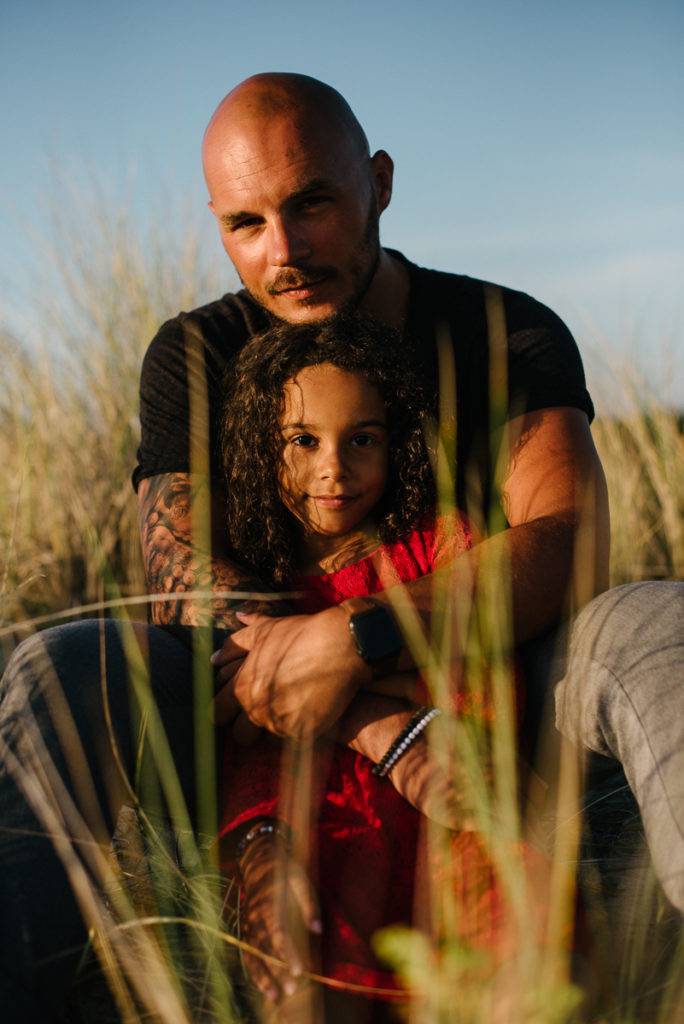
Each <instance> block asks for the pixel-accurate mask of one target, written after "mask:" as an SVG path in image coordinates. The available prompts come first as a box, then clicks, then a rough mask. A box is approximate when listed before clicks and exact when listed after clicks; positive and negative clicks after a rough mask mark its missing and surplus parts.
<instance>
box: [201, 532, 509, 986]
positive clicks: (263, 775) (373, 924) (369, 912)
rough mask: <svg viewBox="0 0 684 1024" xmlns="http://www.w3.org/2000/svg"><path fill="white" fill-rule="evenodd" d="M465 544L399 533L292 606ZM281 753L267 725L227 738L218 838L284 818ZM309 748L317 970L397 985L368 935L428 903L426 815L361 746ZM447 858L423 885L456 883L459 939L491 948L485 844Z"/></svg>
mask: <svg viewBox="0 0 684 1024" xmlns="http://www.w3.org/2000/svg"><path fill="white" fill-rule="evenodd" d="M469 546H470V535H469V533H468V532H467V530H465V529H458V530H456V531H455V534H454V532H453V531H452V535H451V536H450V537H447V536H446V535H445V533H444V532H442V531H439V532H438V531H436V530H435V527H434V526H429V525H428V526H424V527H423V528H421V529H415V530H414V531H413V532H412V533H411V535H410V536H409V537H407V538H406V539H404V540H401V541H398V542H396V543H393V544H388V545H385V546H383V547H381V548H380V549H379V550H378V551H377V552H375V553H374V554H373V555H371V556H369V557H367V558H364V559H362V560H361V561H359V562H356V563H354V564H352V565H349V566H346V567H345V568H343V569H341V570H339V571H337V572H334V573H330V574H328V575H325V576H310V577H303V578H300V579H298V580H296V581H294V586H295V587H296V588H297V589H301V590H303V591H305V596H304V597H303V598H302V599H301V601H300V602H299V607H298V609H297V610H298V611H301V612H316V611H320V610H322V609H323V608H328V607H330V606H332V605H334V604H338V603H339V602H341V601H343V600H345V598H348V597H359V596H365V595H371V594H374V593H377V592H378V591H380V590H382V589H384V588H385V587H387V586H389V585H391V584H392V583H396V582H399V581H401V582H404V583H408V582H410V581H412V580H416V579H418V578H420V577H421V576H424V575H426V574H428V573H430V572H431V571H432V570H433V569H434V568H435V567H436V566H437V565H438V563H439V562H441V561H442V560H443V559H444V558H448V557H451V556H452V555H453V554H456V553H458V552H460V551H463V550H464V549H465V548H466V547H469ZM283 751H284V745H283V744H282V742H281V741H280V740H279V739H278V738H276V737H274V736H272V735H270V734H267V733H263V734H262V736H261V737H259V739H258V740H257V741H256V742H255V743H254V744H253V745H252V746H250V747H246V748H245V747H242V748H241V747H237V746H236V745H235V744H229V745H228V749H227V751H226V755H225V760H224V773H223V794H222V822H221V830H220V835H221V836H222V837H224V836H227V835H228V834H229V833H230V831H231V830H232V829H234V828H236V827H237V826H239V825H243V824H245V823H246V822H248V821H250V820H252V819H254V818H257V817H261V816H264V815H267V816H271V815H273V816H281V817H282V816H283V814H282V809H281V810H280V811H279V806H278V805H279V791H280V789H281V787H282V788H283V791H285V789H286V779H285V778H284V774H285V773H286V772H287V770H288V768H287V758H283ZM312 756H313V764H312V767H311V779H312V780H315V781H316V782H318V784H319V793H318V795H317V796H316V795H314V796H313V797H312V799H313V800H317V801H318V814H317V817H314V820H315V821H316V827H315V828H314V829H313V830H312V831H313V833H314V834H313V837H312V838H313V843H315V846H316V849H315V850H314V851H313V858H312V875H313V880H314V883H315V884H316V886H317V891H318V893H319V899H320V904H321V911H322V921H323V938H322V950H321V954H322V971H323V973H324V974H326V975H328V976H330V977H334V978H336V979H338V980H340V981H347V982H354V983H357V984H364V985H368V986H374V987H393V986H396V980H395V979H394V976H393V975H392V974H391V973H390V972H389V971H387V970H384V969H383V968H382V967H381V966H380V964H379V963H378V961H377V959H376V958H375V956H374V955H373V952H372V950H371V946H370V940H371V937H372V935H373V934H374V932H376V931H377V930H378V929H379V928H382V927H384V926H386V925H391V924H397V923H400V924H404V925H410V924H411V923H412V922H413V921H414V902H415V901H416V900H417V901H418V903H419V902H420V900H421V898H422V899H425V900H427V896H426V895H425V896H424V897H421V895H420V893H419V892H418V891H417V889H416V876H417V864H418V863H419V861H421V860H423V865H422V871H423V872H424V871H426V870H427V865H426V863H425V862H424V858H425V856H426V854H425V849H424V844H423V843H421V825H422V823H423V822H424V821H425V819H424V818H423V816H422V815H421V814H419V812H418V811H416V810H415V809H414V808H413V807H412V806H411V805H410V804H409V803H407V801H406V800H404V798H403V797H402V796H400V795H399V793H398V792H397V791H396V790H395V788H394V786H393V785H392V783H391V782H390V781H389V780H387V779H377V778H376V777H375V776H373V775H372V774H371V768H372V763H371V762H370V761H369V760H367V758H365V757H364V756H363V755H362V754H358V753H355V752H354V751H352V750H350V749H349V748H347V747H343V746H341V745H338V744H333V743H330V742H329V741H319V742H317V743H316V745H315V747H314V750H313V755H312ZM290 770H291V771H296V769H295V768H290ZM451 855H452V864H451V866H450V869H447V866H446V865H441V866H440V865H436V864H435V863H434V862H433V863H431V864H430V865H429V873H430V877H431V882H432V883H434V881H435V873H436V872H439V871H440V870H443V871H445V872H446V873H447V874H448V875H449V876H453V878H455V879H456V882H455V885H456V888H457V893H456V895H457V899H458V903H459V906H460V909H461V911H462V913H461V918H460V930H461V932H462V935H463V938H464V939H466V940H467V941H469V942H471V943H472V944H474V945H476V946H485V947H492V946H493V945H496V943H497V942H498V941H499V938H500V933H501V930H502V929H501V924H502V910H503V905H502V900H501V898H500V892H499V889H498V887H497V885H496V884H495V882H494V875H493V872H492V867H491V863H490V861H489V859H488V858H487V856H486V854H485V852H484V848H483V845H482V843H481V841H480V839H479V838H478V836H477V835H476V834H474V833H472V832H463V833H453V838H452V840H451ZM419 873H421V872H419ZM423 877H424V878H425V877H426V876H425V875H424V876H423ZM452 884H454V883H453V880H452ZM417 905H418V904H417Z"/></svg>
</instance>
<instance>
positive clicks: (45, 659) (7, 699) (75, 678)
mask: <svg viewBox="0 0 684 1024" xmlns="http://www.w3.org/2000/svg"><path fill="white" fill-rule="evenodd" d="M113 626H114V623H113V622H98V621H95V620H85V621H82V622H71V623H67V624H64V625H61V626H54V627H53V628H52V629H46V630H41V631H40V632H38V633H34V634H33V635H32V636H30V637H28V638H27V639H26V640H23V641H22V642H21V643H20V644H19V645H18V647H17V648H16V649H15V650H14V652H13V653H12V656H11V657H10V659H9V662H8V664H7V668H6V669H5V672H4V675H3V677H2V682H1V684H0V707H1V708H2V712H3V716H4V715H5V714H6V713H8V712H11V710H16V709H17V708H18V707H19V706H20V705H21V704H24V703H27V702H31V701H32V700H33V698H34V697H35V696H36V695H37V694H40V693H42V692H44V690H45V688H46V687H49V685H50V682H51V681H52V680H55V681H56V680H59V682H60V685H61V686H62V687H67V688H71V687H74V688H77V689H78V688H79V687H81V686H82V685H83V682H84V679H85V678H86V677H89V678H90V677H91V676H92V672H93V668H94V667H96V666H97V665H98V664H99V661H100V650H101V639H102V636H104V638H105V641H106V643H107V644H108V643H109V634H110V633H111V631H112V627H113ZM102 630H104V633H102Z"/></svg>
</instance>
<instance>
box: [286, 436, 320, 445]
mask: <svg viewBox="0 0 684 1024" xmlns="http://www.w3.org/2000/svg"><path fill="white" fill-rule="evenodd" d="M290 444H294V445H296V446H297V448H313V447H314V446H315V444H316V438H315V437H312V436H311V434H297V436H296V437H291V438H290Z"/></svg>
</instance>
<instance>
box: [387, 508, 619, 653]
mask: <svg viewBox="0 0 684 1024" xmlns="http://www.w3.org/2000/svg"><path fill="white" fill-rule="evenodd" d="M601 543H602V544H603V545H604V546H605V552H606V554H607V549H608V538H607V532H606V536H605V538H604V539H602V540H598V541H595V542H594V543H593V544H592V550H591V552H590V553H588V554H587V557H585V558H581V557H578V548H579V547H581V544H582V534H581V530H578V528H577V526H576V523H575V522H574V521H573V518H572V517H570V516H568V517H563V516H544V517H541V518H539V519H536V520H533V521H532V522H528V523H522V524H521V525H519V526H515V527H512V528H510V529H508V530H505V531H504V532H502V533H500V534H497V535H496V536H494V537H491V538H488V539H487V540H484V541H482V542H481V543H480V544H477V545H476V546H475V547H474V548H472V549H471V550H470V551H467V552H465V553H464V554H462V555H460V556H459V557H458V558H457V559H456V560H455V561H454V562H453V563H452V564H451V565H448V566H445V567H443V568H440V569H438V570H437V571H435V572H434V573H433V574H432V575H429V576H424V577H422V578H421V579H419V580H416V581H415V582H413V583H409V584H406V585H405V586H403V587H401V588H399V587H397V588H394V589H393V590H391V591H385V592H384V593H380V594H377V595H375V597H376V599H379V600H385V601H388V602H390V603H394V602H396V603H398V604H399V605H401V604H402V603H404V602H406V603H410V604H411V605H413V607H414V608H415V609H416V610H417V612H418V614H419V616H420V618H421V620H422V622H423V625H424V626H425V627H426V629H427V628H428V627H429V624H430V619H431V615H432V612H433V608H434V606H435V599H436V594H437V593H438V592H439V588H440V587H441V588H445V589H447V588H448V590H449V591H451V593H452V594H453V595H454V597H455V601H454V605H455V611H454V614H455V616H456V617H459V616H460V615H463V614H464V613H468V612H469V610H470V609H471V608H472V607H474V606H475V607H477V606H478V605H480V606H481V607H484V608H487V609H490V610H491V609H495V608H496V607H497V606H498V607H499V608H502V607H503V608H504V609H505V611H504V614H505V615H506V616H507V619H508V628H509V630H510V634H511V641H512V643H515V644H518V643H522V642H524V641H525V640H529V639H531V638H532V637H535V636H538V635H540V634H541V633H543V632H544V631H545V630H546V629H549V628H550V627H552V626H553V625H554V624H555V623H556V622H558V621H559V620H560V619H561V618H562V617H563V615H564V613H566V612H567V611H568V610H569V609H571V608H573V607H574V608H577V607H580V606H581V605H582V604H584V603H586V602H587V601H588V600H590V599H591V597H592V596H593V595H594V594H595V593H598V592H600V591H601V590H603V589H604V588H605V586H606V584H607V565H606V558H605V557H604V555H603V554H602V553H601V550H600V545H601ZM454 635H457V633H456V632H454ZM412 664H413V661H412V658H411V656H410V655H409V654H408V653H406V654H405V655H402V658H401V659H400V662H399V668H400V669H401V670H407V669H408V668H410V666H411V665H412Z"/></svg>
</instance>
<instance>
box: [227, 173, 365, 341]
mask: <svg viewBox="0 0 684 1024" xmlns="http://www.w3.org/2000/svg"><path fill="white" fill-rule="evenodd" d="M380 252H381V250H380V214H379V212H378V204H377V200H376V198H375V193H374V192H373V191H372V190H371V197H370V205H369V208H368V216H367V217H366V223H365V226H364V229H363V235H362V236H361V239H360V241H359V244H358V245H357V247H356V249H355V250H354V254H353V257H352V263H351V268H350V270H348V273H349V274H350V277H351V282H352V292H351V294H350V296H349V298H348V299H346V300H345V301H344V302H343V303H342V304H341V305H340V307H339V309H337V310H336V311H335V312H334V313H331V314H328V315H327V316H325V317H321V322H323V321H324V320H330V319H334V317H336V316H339V315H340V314H341V313H347V312H349V311H350V310H352V309H356V307H357V306H359V305H360V304H361V302H363V299H364V297H365V295H366V292H367V291H368V289H369V288H370V285H371V282H372V280H373V278H374V277H375V272H376V270H377V269H378V264H379V263H380ZM337 273H338V271H337V268H336V267H332V266H311V265H307V266H303V267H301V269H300V268H297V267H291V268H290V267H288V268H285V269H283V270H281V271H280V273H279V274H277V276H276V277H275V279H274V280H273V281H272V282H271V284H270V285H269V286H268V288H266V291H267V293H268V294H269V295H277V294H278V293H279V292H280V291H281V290H282V289H284V288H298V287H299V288H303V287H306V285H307V284H310V283H312V282H313V281H320V280H321V279H322V278H330V279H333V278H334V277H335V276H336V275H337ZM240 280H241V281H242V278H240ZM242 283H243V285H244V281H242ZM246 291H247V292H248V293H249V295H250V296H251V297H252V299H253V300H254V301H255V302H256V303H258V304H259V305H260V306H261V307H262V308H263V309H264V310H265V311H266V313H268V315H269V317H271V318H272V319H274V320H278V321H280V322H283V323H288V322H289V321H286V320H285V319H284V318H283V317H279V316H278V315H277V313H274V312H273V310H271V309H269V308H268V306H267V305H266V304H265V303H264V302H262V301H261V300H260V299H259V298H257V296H256V295H254V293H253V292H251V291H250V290H249V288H246ZM317 301H318V300H317V299H316V298H315V296H312V297H311V298H310V299H302V300H300V303H299V305H300V306H302V307H307V306H308V307H311V306H315V305H317Z"/></svg>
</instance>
